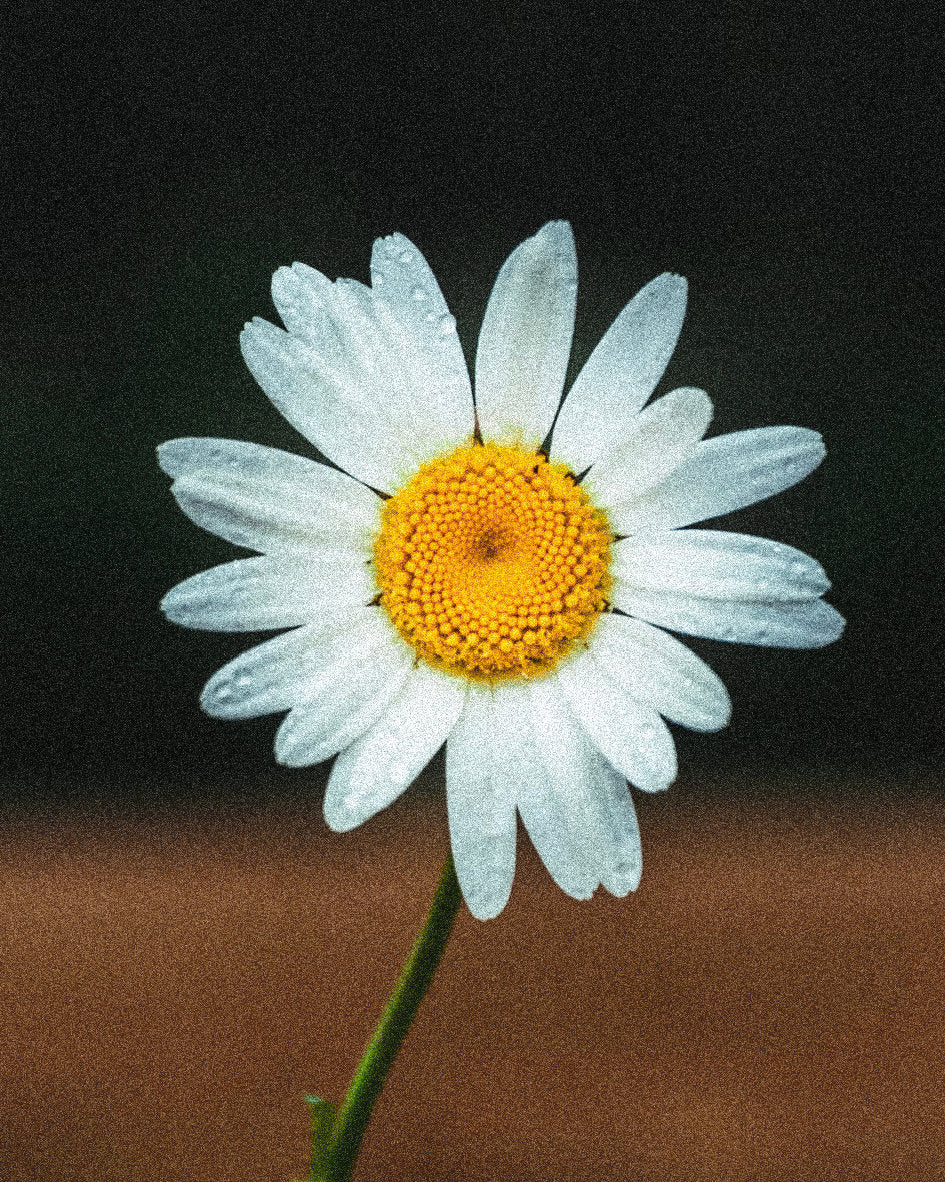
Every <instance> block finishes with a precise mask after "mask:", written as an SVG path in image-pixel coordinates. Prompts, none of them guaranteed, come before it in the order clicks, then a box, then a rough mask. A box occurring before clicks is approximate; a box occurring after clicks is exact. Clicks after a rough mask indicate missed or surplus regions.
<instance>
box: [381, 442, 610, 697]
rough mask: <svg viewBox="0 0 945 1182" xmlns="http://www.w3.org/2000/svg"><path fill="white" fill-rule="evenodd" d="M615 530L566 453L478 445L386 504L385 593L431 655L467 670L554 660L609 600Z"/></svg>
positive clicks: (434, 465)
mask: <svg viewBox="0 0 945 1182" xmlns="http://www.w3.org/2000/svg"><path fill="white" fill-rule="evenodd" d="M612 540H613V535H612V533H611V531H610V526H609V525H608V522H607V518H606V516H605V515H604V514H603V512H601V510H599V509H595V508H594V506H593V505H592V504H591V503H590V501H589V500H588V498H587V495H586V494H585V493H584V492H583V491H582V489H581V488H580V487H579V486H578V485H577V484H575V482H574V478H573V476H572V475H571V473H570V471H569V470H568V469H567V468H566V467H565V466H564V465H563V464H550V463H549V462H548V461H547V459H546V458H545V457H544V456H542V455H536V454H535V453H534V452H526V451H524V450H523V449H521V448H518V447H499V446H497V445H496V444H491V443H487V444H485V445H481V444H474V445H472V446H470V447H460V448H457V449H456V451H454V452H451V453H450V454H449V455H446V456H443V457H441V458H440V459H437V460H432V461H431V462H430V463H428V464H424V465H423V467H422V468H421V469H420V470H419V472H417V474H416V476H414V477H413V479H412V480H410V481H409V483H407V484H406V485H404V487H403V488H402V489H401V490H400V492H398V493H397V494H396V495H395V496H392V497H391V498H390V499H389V500H388V501H387V502H386V503H385V505H384V510H383V514H382V519H381V531H380V534H379V535H378V538H377V541H376V542H375V545H374V562H375V568H376V573H377V581H378V584H379V586H380V589H381V594H380V603H382V604H383V605H384V607H385V608H386V609H387V611H388V613H389V614H390V617H391V619H392V620H393V622H394V624H395V625H396V627H397V630H398V631H399V632H400V634H401V636H403V638H404V640H406V641H407V643H408V644H409V645H411V646H412V647H413V648H415V649H416V651H417V653H418V654H419V656H420V657H422V658H423V659H424V660H426V661H429V662H430V663H431V664H433V665H436V666H439V667H440V668H445V669H447V670H449V671H450V672H452V673H456V674H459V675H461V676H465V677H473V678H482V679H486V680H490V679H493V678H495V677H501V676H516V675H517V676H525V677H527V676H529V675H532V674H536V673H541V672H545V671H547V670H548V669H551V668H553V667H554V666H555V665H556V664H557V663H558V661H559V660H560V659H561V658H562V657H563V656H564V655H565V653H567V652H568V651H569V650H570V649H572V648H573V646H574V645H575V643H576V642H578V641H580V640H582V639H584V637H586V636H587V634H588V633H589V632H590V630H591V628H592V627H593V626H594V623H595V622H596V620H597V617H598V616H599V615H600V613H601V612H602V611H603V610H604V607H605V606H606V595H607V590H608V587H609V577H608V573H607V568H608V564H609V561H610V543H611V541H612Z"/></svg>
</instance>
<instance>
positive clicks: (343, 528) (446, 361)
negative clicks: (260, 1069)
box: [159, 222, 843, 919]
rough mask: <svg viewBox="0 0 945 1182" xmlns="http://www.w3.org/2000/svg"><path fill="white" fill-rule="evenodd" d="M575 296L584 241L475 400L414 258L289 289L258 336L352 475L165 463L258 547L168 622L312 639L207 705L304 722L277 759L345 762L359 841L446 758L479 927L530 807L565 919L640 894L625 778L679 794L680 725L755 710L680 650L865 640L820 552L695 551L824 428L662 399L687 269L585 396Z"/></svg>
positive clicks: (313, 433)
mask: <svg viewBox="0 0 945 1182" xmlns="http://www.w3.org/2000/svg"><path fill="white" fill-rule="evenodd" d="M576 292H577V264H576V258H575V251H574V240H573V237H572V234H571V229H570V226H569V225H568V224H567V223H566V222H551V223H549V224H548V225H546V226H544V227H543V228H542V229H541V230H540V231H539V232H538V233H537V234H536V235H535V236H534V237H532V238H530V239H528V240H527V241H526V242H524V243H523V244H522V245H521V246H520V247H518V249H517V250H515V251H514V252H513V253H512V255H511V256H510V257H509V259H508V260H507V261H506V262H505V264H504V266H503V267H502V269H501V271H500V273H499V276H498V279H497V281H496V284H495V287H494V288H493V291H492V294H491V296H490V298H489V303H488V307H487V309H486V315H485V320H484V322H483V326H482V331H481V333H480V336H479V344H478V349H477V353H476V364H475V390H476V393H475V403H474V400H473V394H472V388H471V384H470V378H469V372H468V370H467V367H466V364H465V361H464V359H463V354H462V349H461V347H460V344H459V340H458V338H457V335H456V322H455V320H454V319H453V317H452V316H451V315H450V313H449V311H448V309H447V307H446V303H445V301H444V299H443V296H442V294H441V292H440V289H439V287H438V285H437V282H436V280H435V279H434V277H433V274H432V272H431V271H430V268H429V267H428V266H427V263H426V261H425V260H424V259H423V257H422V255H421V254H420V253H419V251H417V249H416V248H415V247H414V246H413V245H412V244H411V243H410V242H408V241H407V239H406V238H404V237H402V236H401V235H398V234H395V235H393V236H391V237H389V238H385V239H380V240H378V241H377V242H376V243H375V246H374V252H373V255H372V258H371V286H370V287H366V286H363V285H362V284H360V283H356V282H354V281H353V280H346V279H339V280H337V281H336V282H334V283H332V282H331V281H330V280H328V279H327V278H326V277H325V276H324V275H322V274H320V273H319V272H318V271H314V270H312V269H311V268H309V267H306V266H303V265H302V264H299V263H295V264H293V266H292V267H291V268H289V267H283V268H280V270H278V271H277V272H276V274H275V276H274V277H273V284H272V293H273V299H274V302H275V304H276V307H277V309H278V311H279V314H280V315H281V317H282V319H283V321H284V323H285V325H286V330H287V331H284V330H282V329H280V328H277V327H275V326H274V325H272V324H269V323H267V322H266V321H264V320H260V319H256V320H253V321H252V322H251V323H250V324H248V325H247V326H246V328H245V330H244V332H243V334H242V337H241V345H242V349H243V355H244V357H245V359H246V362H247V365H248V366H249V368H250V370H251V371H252V373H253V375H254V376H255V377H256V379H257V381H258V382H259V384H260V385H261V386H262V388H263V390H265V392H266V393H267V394H268V395H269V397H270V398H271V400H272V401H273V403H274V404H275V406H276V407H277V408H278V409H279V410H280V411H281V412H282V413H283V414H284V415H285V417H286V418H287V419H288V420H289V422H291V423H292V424H293V425H294V426H295V427H296V428H297V429H298V430H299V431H300V432H301V433H302V434H303V435H304V436H305V437H306V438H307V439H308V440H310V442H312V443H313V444H314V445H315V446H316V447H317V448H318V449H319V450H320V451H321V452H322V454H324V455H325V456H327V457H328V459H329V460H331V461H332V462H333V463H334V464H336V465H337V466H338V467H337V468H335V467H328V466H327V465H326V464H323V463H319V462H316V461H314V460H310V459H303V458H302V457H300V456H297V455H291V454H289V453H287V452H283V451H279V450H276V449H273V448H269V447H261V446H259V445H257V444H253V443H238V442H235V441H232V440H224V439H176V440H173V441H171V442H170V443H165V444H163V445H162V447H161V448H159V459H160V463H161V466H162V467H163V468H164V470H165V471H166V472H167V473H168V474H169V475H170V476H172V477H173V478H174V483H173V492H174V495H175V497H176V498H177V501H178V503H179V504H180V506H181V508H182V509H183V510H184V512H185V513H186V514H187V515H188V516H189V517H190V518H191V519H192V520H193V521H195V522H196V523H197V524H198V525H200V526H202V527H203V528H205V529H207V530H210V531H211V532H213V533H215V534H218V535H219V536H220V537H223V538H226V539H227V540H228V541H231V542H233V543H235V544H236V545H238V546H243V547H246V548H247V549H249V550H252V551H256V552H257V553H256V555H255V556H254V557H251V558H239V559H237V560H235V561H233V562H229V563H226V564H224V565H223V566H218V567H214V568H213V569H211V570H208V571H204V572H203V573H201V574H198V575H195V576H194V577H192V578H190V579H187V580H185V581H184V582H183V583H180V584H179V585H178V586H177V587H175V588H174V589H173V590H172V591H171V592H170V593H169V594H168V595H167V596H166V597H165V599H164V601H163V603H162V607H163V609H164V611H165V613H166V614H167V616H168V617H169V618H170V619H172V620H174V621H176V622H177V623H180V624H184V625H186V626H188V627H193V628H208V629H215V630H220V631H242V630H259V629H289V631H284V632H282V633H281V634H280V635H278V636H276V637H275V638H273V639H271V640H268V641H266V642H265V643H263V644H260V645H257V646H256V647H255V648H252V649H250V650H249V651H247V652H245V653H243V654H242V655H241V656H239V657H237V658H236V659H235V660H233V661H231V662H230V663H229V664H228V665H226V666H225V667H224V668H223V669H221V670H220V671H219V672H218V673H216V674H215V675H214V676H213V677H212V678H211V679H210V681H209V682H208V683H207V686H206V688H205V689H204V691H203V695H202V698H201V701H202V704H203V707H204V709H205V710H207V711H208V712H209V713H210V714H213V715H215V716H216V717H220V718H230V719H239V718H252V717H255V716H257V715H262V714H267V713H276V712H281V711H286V710H287V711H288V714H287V716H286V717H285V718H284V720H283V721H282V724H281V725H280V727H279V729H278V732H277V734H276V743H275V751H276V757H277V759H278V760H279V761H280V762H282V763H284V764H288V765H290V766H293V767H301V766H305V765H309V764H314V763H318V762H320V761H322V760H325V759H328V758H329V757H330V756H333V755H337V759H336V761H335V764H334V767H333V769H332V772H331V775H330V777H329V780H328V787H327V791H326V796H325V818H326V820H327V822H328V824H329V825H330V826H331V828H333V829H335V830H337V831H344V830H349V829H353V828H354V827H355V826H357V825H359V824H361V822H362V821H365V820H366V819H367V818H368V817H371V816H373V815H374V813H376V812H378V811H379V810H380V809H382V808H384V807H385V806H386V805H388V804H390V803H391V802H392V801H393V800H395V799H396V798H397V797H398V796H399V795H400V794H401V793H402V792H403V790H404V789H405V788H406V787H407V785H408V784H409V783H410V782H411V781H412V780H413V779H414V778H415V777H416V776H417V775H418V774H419V773H420V771H421V770H422V769H423V768H424V766H425V765H426V764H427V763H428V762H429V760H430V759H431V757H432V756H433V755H434V753H435V752H436V751H437V749H438V748H439V747H440V746H441V745H442V743H443V742H444V741H445V742H446V781H447V783H446V791H447V807H448V813H449V826H450V837H451V842H452V847H453V854H454V859H455V863H456V870H457V875H458V877H459V881H460V884H461V886H462V889H463V894H464V896H465V898H466V901H467V903H468V905H469V907H470V909H471V910H472V912H473V913H474V914H475V915H477V916H478V917H479V918H481V919H485V918H489V917H491V916H494V915H497V914H498V913H499V912H500V911H501V910H502V908H503V907H504V906H505V903H506V901H507V899H508V896H509V892H510V891H511V886H512V879H513V874H514V866H515V834H516V814H518V815H520V816H521V818H522V821H523V823H524V826H525V828H526V830H527V832H528V834H529V837H530V838H531V840H532V842H533V844H534V846H535V848H536V849H537V851H538V853H539V855H540V857H541V859H542V861H543V862H544V864H545V866H546V867H547V869H548V871H549V873H550V874H551V876H552V877H553V878H554V880H555V881H556V882H557V883H558V884H559V886H560V887H561V888H562V889H563V890H565V891H566V892H567V893H568V894H569V895H572V896H574V897H575V898H589V897H590V896H591V895H592V894H593V892H594V890H595V889H596V888H597V887H598V885H603V886H604V887H605V888H606V889H607V890H608V891H610V892H611V893H612V894H614V895H618V896H622V895H625V894H626V893H627V892H628V891H631V890H633V889H635V888H636V886H637V883H638V882H639V879H640V870H641V855H640V839H639V832H638V829H637V823H636V817H635V813H634V808H633V803H632V800H631V797H630V793H629V790H628V787H627V781H629V782H630V783H631V784H632V785H634V786H635V787H636V788H639V789H642V790H644V791H648V792H652V791H659V790H661V789H665V788H666V787H668V785H669V784H670V783H671V782H672V781H673V779H674V778H675V776H676V754H675V747H674V744H673V739H672V736H671V735H670V732H669V730H668V728H667V726H666V723H665V722H664V718H668V719H670V720H671V721H673V722H676V723H679V724H681V725H683V726H686V727H690V728H693V729H696V730H704V731H709V730H715V729H718V728H719V727H722V726H724V725H725V723H726V722H727V721H728V717H729V713H730V703H729V698H728V694H727V693H726V690H725V687H724V686H723V685H722V683H721V681H720V680H719V679H718V677H717V676H716V675H715V674H714V673H713V672H712V670H711V669H710V668H709V667H708V666H707V665H706V664H705V663H704V662H703V661H702V660H701V659H700V658H698V657H697V656H695V654H693V653H692V652H691V651H690V650H689V649H687V648H686V647H685V646H684V645H683V644H681V643H680V641H678V640H676V639H675V638H674V637H673V636H671V635H670V632H668V631H666V630H665V629H669V630H671V631H673V632H681V633H688V634H690V635H693V636H706V637H714V638H717V639H722V640H732V641H741V642H744V643H748V644H761V645H780V646H783V647H789V648H811V647H817V646H819V645H823V644H827V643H829V642H830V641H832V640H835V639H836V638H837V637H838V636H839V635H840V632H841V631H842V628H843V620H842V619H841V617H840V616H839V615H838V613H837V612H836V611H835V610H834V608H832V607H831V606H830V605H829V604H827V603H825V602H824V600H823V599H822V598H821V597H822V595H823V594H824V592H825V591H826V590H827V589H828V587H829V583H828V581H827V578H826V576H825V574H824V572H823V570H822V568H821V567H820V565H819V564H818V563H817V562H815V561H814V560H813V559H812V558H810V557H808V556H807V555H806V554H803V553H801V552H800V551H798V550H795V549H793V548H792V547H790V546H786V545H782V544H780V543H778V542H772V541H768V540H766V539H764V538H757V537H750V536H748V535H745V534H738V533H730V532H722V531H718V530H702V529H687V528H683V527H686V526H691V525H693V524H694V523H696V522H699V521H702V520H704V519H706V518H712V517H717V516H719V515H721V514H723V513H727V512H730V511H732V510H734V509H738V508H741V507H742V506H745V505H750V504H752V503H754V502H755V501H759V500H762V499H764V498H765V497H769V496H772V495H773V494H774V493H777V492H781V491H782V490H783V489H785V488H788V487H789V486H790V485H792V484H794V483H796V482H797V481H799V480H801V479H803V477H805V476H806V475H807V474H808V473H809V472H811V471H812V470H813V469H814V468H815V467H816V466H817V465H818V464H819V463H820V461H821V459H822V458H823V456H824V447H823V443H822V440H821V438H820V436H819V435H818V434H817V432H815V431H810V430H806V429H804V428H802V427H768V428H761V429H758V430H752V431H739V432H735V433H734V434H730V435H721V436H717V437H715V438H713V439H709V440H704V439H703V436H704V434H705V431H706V429H707V427H708V425H709V421H710V418H711V414H712V407H711V403H710V401H709V398H708V396H707V395H706V394H705V393H704V392H703V391H701V390H696V389H690V388H683V389H677V390H673V391H672V392H671V393H669V394H666V395H664V396H663V397H661V398H658V399H656V400H655V401H653V402H650V403H649V405H646V404H647V402H648V400H649V399H650V396H651V395H652V393H653V390H654V388H655V386H656V384H657V382H658V381H659V380H660V378H661V377H662V374H663V371H664V369H665V367H666V364H667V362H668V360H669V358H670V355H671V354H672V351H673V349H674V348H675V345H676V341H677V338H678V336H679V332H680V329H681V327H682V321H683V315H684V312H685V303H686V283H685V280H683V279H682V278H680V277H679V276H677V275H670V274H665V275H661V276H659V277H658V278H657V279H654V280H653V281H652V282H651V283H649V284H647V286H646V287H644V288H643V290H642V291H640V292H639V293H638V294H637V295H636V296H635V297H634V298H633V299H632V300H631V301H630V303H629V304H628V305H627V306H626V307H625V308H624V310H623V311H622V312H621V313H620V315H619V316H618V317H617V319H616V321H615V322H614V323H613V325H612V326H611V327H610V329H609V330H608V332H607V333H606V334H605V336H604V338H603V339H602V340H601V342H600V344H599V345H598V346H597V348H596V349H595V350H594V352H593V353H592V355H591V357H590V358H589V360H588V361H587V363H586V365H585V366H584V368H583V369H582V370H581V372H580V374H579V375H578V377H577V379H576V380H575V382H574V384H573V385H572V387H571V389H570V390H569V391H568V394H567V396H566V397H565V399H564V401H563V403H562V402H561V393H562V390H563V387H564V377H565V370H566V367H567V362H568V355H569V352H570V348H571V336H572V332H573V328H574V309H575V298H576ZM559 403H561V405H560V409H559ZM552 426H553V430H552ZM549 432H550V433H551V434H550V444H548V446H547V451H545V450H543V447H544V445H545V444H546V441H547V440H548V438H549ZM339 469H341V470H339Z"/></svg>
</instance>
